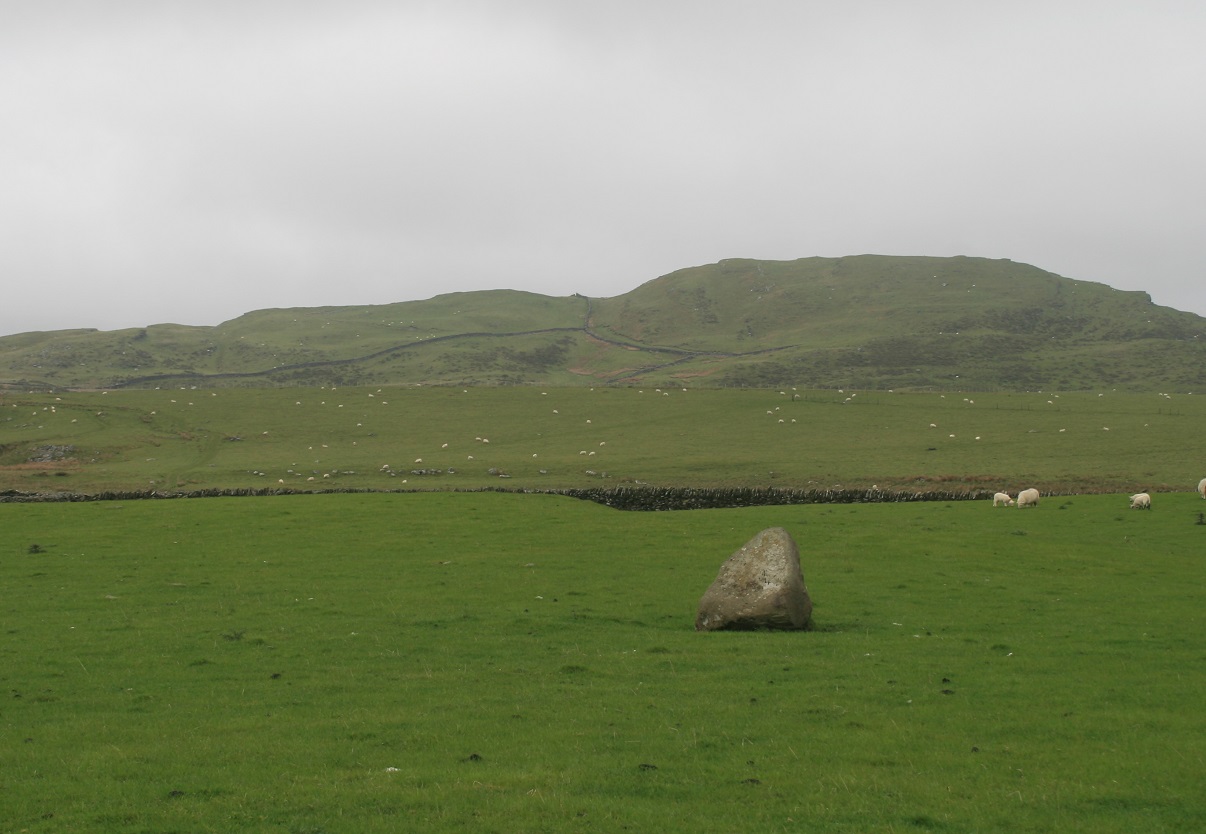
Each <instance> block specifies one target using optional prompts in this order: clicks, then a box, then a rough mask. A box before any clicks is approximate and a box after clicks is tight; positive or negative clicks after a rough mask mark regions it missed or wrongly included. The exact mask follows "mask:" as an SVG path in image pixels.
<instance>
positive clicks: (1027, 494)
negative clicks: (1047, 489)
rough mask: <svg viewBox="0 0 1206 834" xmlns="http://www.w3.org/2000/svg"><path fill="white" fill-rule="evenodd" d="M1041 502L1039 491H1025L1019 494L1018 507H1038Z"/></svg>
mask: <svg viewBox="0 0 1206 834" xmlns="http://www.w3.org/2000/svg"><path fill="white" fill-rule="evenodd" d="M1038 502H1039V491H1038V490H1037V489H1024V490H1022V491H1021V492H1019V493H1018V500H1017V505H1018V507H1037V506H1038Z"/></svg>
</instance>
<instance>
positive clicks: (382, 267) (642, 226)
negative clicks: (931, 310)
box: [0, 0, 1206, 333]
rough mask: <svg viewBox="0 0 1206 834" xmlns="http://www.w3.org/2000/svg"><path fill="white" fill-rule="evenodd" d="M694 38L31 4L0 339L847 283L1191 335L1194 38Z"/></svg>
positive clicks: (1127, 15)
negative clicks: (1148, 308)
mask: <svg viewBox="0 0 1206 834" xmlns="http://www.w3.org/2000/svg"><path fill="white" fill-rule="evenodd" d="M704 8H705V7H702V6H700V5H699V4H688V3H679V2H668V3H657V4H649V3H635V2H627V0H624V2H616V3H611V4H574V3H555V2H551V0H550V2H537V1H536V0H526V1H521V2H510V3H495V2H489V3H488V2H476V3H475V2H451V3H449V2H444V3H401V4H398V3H387V2H368V1H367V0H361V2H352V3H341V4H327V3H313V2H311V3H283V2H254V0H252V2H246V3H221V2H219V3H189V2H178V3H162V4H160V3H156V4H144V3H132V2H115V3H105V4H95V3H78V4H70V3H66V4H60V3H56V4H26V5H23V6H22V7H21V14H19V15H16V16H14V18H13V19H12V21H11V25H8V26H6V28H5V29H4V30H2V31H0V97H2V98H3V100H4V101H6V102H8V103H9V114H8V121H9V125H8V126H7V128H6V130H5V136H4V138H3V139H0V142H3V143H4V144H3V147H4V153H2V154H0V178H2V181H3V182H5V184H6V188H5V189H4V190H3V192H2V193H0V230H2V231H0V236H2V238H0V241H2V243H3V252H4V254H3V256H2V259H0V268H3V270H4V273H5V276H6V285H7V286H11V287H12V288H13V289H11V290H7V291H6V294H8V295H9V302H8V303H6V304H4V305H3V306H0V333H7V332H16V331H19V330H29V329H57V328H65V327H75V326H97V327H103V328H104V327H118V326H134V325H141V324H146V323H152V322H159V321H180V322H184V323H195V324H214V323H217V322H218V321H221V320H223V319H226V318H231V317H233V316H236V315H238V314H240V313H242V312H245V311H246V310H249V309H255V308H259V307H267V306H306V305H319V304H324V305H325V304H359V303H385V302H390V301H396V300H403V299H406V298H419V297H427V296H430V295H432V294H435V293H436V292H442V291H451V290H458V289H480V288H490V287H515V288H520V289H529V290H534V291H537V292H546V293H549V294H558V295H561V294H568V293H570V292H584V293H588V294H593V295H614V294H617V293H620V292H624V291H626V290H628V289H631V288H633V287H635V286H637V285H638V284H640V283H642V282H644V281H646V280H649V279H651V278H653V277H656V276H657V275H659V274H662V273H664V272H668V271H670V270H673V269H676V268H679V267H682V266H688V265H692V264H698V263H705V262H709V261H713V260H717V259H719V258H724V257H765V258H796V257H806V256H811V255H842V254H852V253H860V252H883V253H889V254H930V255H953V254H970V255H983V256H987V257H1008V258H1012V259H1014V260H1019V261H1025V262H1029V263H1033V264H1035V265H1037V266H1040V267H1043V268H1046V269H1050V270H1052V271H1055V272H1059V273H1061V274H1065V275H1068V276H1070V277H1075V278H1084V279H1090V280H1097V281H1103V282H1105V283H1109V284H1111V285H1113V286H1117V287H1119V288H1124V289H1146V290H1148V291H1149V292H1151V293H1152V295H1153V296H1154V298H1155V300H1156V301H1157V302H1158V303H1161V304H1167V305H1170V306H1177V307H1180V308H1182V309H1191V310H1194V311H1195V312H1200V313H1206V291H1203V290H1199V289H1197V284H1198V283H1199V282H1198V281H1197V278H1198V276H1199V275H1200V273H1201V271H1202V267H1203V260H1204V259H1203V256H1202V255H1201V254H1200V253H1199V252H1197V251H1196V234H1195V233H1196V232H1197V230H1198V229H1199V228H1201V226H1202V221H1203V210H1202V206H1201V201H1200V198H1199V195H1200V194H1201V193H1202V192H1203V187H1204V186H1206V182H1204V179H1206V175H1204V173H1203V163H1202V162H1201V159H1200V151H1199V150H1198V149H1199V148H1200V147H1201V146H1202V144H1203V139H1204V138H1206V137H1204V136H1203V134H1204V133H1206V130H1204V127H1206V126H1204V124H1203V122H1204V120H1206V115H1204V114H1203V113H1202V111H1201V108H1199V107H1196V106H1195V105H1194V102H1195V101H1196V99H1195V98H1194V97H1195V95H1196V87H1195V80H1196V79H1198V78H1201V77H1206V73H1204V71H1206V58H1204V57H1203V53H1202V51H1201V50H1200V49H1199V48H1198V44H1199V43H1200V42H1201V39H1202V35H1203V34H1206V10H1203V9H1199V8H1198V7H1197V6H1196V5H1192V4H1188V3H1177V2H1163V3H1161V2H1156V3H1148V4H1144V5H1143V6H1141V7H1140V6H1135V5H1132V4H1117V6H1116V7H1115V6H1111V9H1110V13H1108V14H1106V13H1104V12H1103V10H1102V6H1101V5H1100V4H1096V5H1092V6H1090V5H1089V4H1086V3H1061V4H1040V3H1031V2H1020V3H1014V4H1009V5H1008V6H995V7H984V6H982V5H977V4H968V3H954V2H942V1H941V0H926V1H925V2H918V3H909V4H901V3H882V2H871V1H870V0H867V1H865V2H851V3H842V4H835V3H820V2H794V3H787V2H752V3H751V2H747V3H740V4H738V3H732V2H722V3H718V4H710V5H709V6H707V7H706V9H707V14H704V13H702V12H701V9H704ZM55 10H58V11H55ZM47 286H53V287H55V291H54V293H53V301H52V302H51V303H48V300H47V293H46V290H45V287H47Z"/></svg>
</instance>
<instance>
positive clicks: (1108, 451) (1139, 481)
mask: <svg viewBox="0 0 1206 834" xmlns="http://www.w3.org/2000/svg"><path fill="white" fill-rule="evenodd" d="M1204 421H1206V397H1200V396H1193V395H1188V394H1178V395H1172V394H1155V393H1150V394H1130V393H1117V392H1112V391H1111V392H1098V393H1076V394H1068V393H1064V394H1060V393H995V394H994V393H983V394H979V393H977V394H953V393H945V394H939V393H892V392H888V391H857V392H856V391H849V390H847V391H835V390H829V391H805V390H800V391H796V390H794V389H790V388H787V389H771V390H767V389H722V390H716V389H712V390H708V389H700V390H696V389H687V390H684V389H683V388H681V387H679V388H667V389H656V388H598V389H588V388H548V389H545V388H419V387H397V388H339V389H329V388H288V389H223V390H216V391H201V390H191V389H172V390H151V391H109V392H85V393H80V392H59V393H56V394H22V393H13V392H7V393H3V394H0V490H3V489H14V490H20V491H24V492H69V493H94V492H99V491H104V490H156V491H161V492H188V491H196V490H202V489H213V488H222V489H253V488H254V489H267V488H272V489H282V490H295V491H298V490H300V491H307V490H324V489H325V490H330V489H374V490H450V489H480V488H482V487H489V486H501V487H509V488H515V489H519V488H524V489H564V488H571V487H578V488H581V487H587V486H639V485H642V484H649V485H655V486H682V487H732V486H759V487H760V486H776V487H783V488H795V489H810V488H817V489H830V488H833V487H835V486H838V485H841V486H843V487H847V488H868V487H870V486H872V485H876V486H879V487H880V488H882V489H885V490H906V491H927V490H931V489H934V488H942V489H952V490H958V489H963V490H985V491H987V492H989V493H990V494H991V493H992V492H994V491H996V490H997V489H1007V490H1008V491H1009V492H1010V493H1011V494H1012V493H1016V492H1017V491H1018V490H1019V489H1022V488H1025V487H1029V486H1033V487H1037V488H1039V489H1041V490H1042V491H1043V492H1057V493H1078V492H1139V491H1149V492H1165V491H1170V490H1171V491H1181V490H1186V489H1189V490H1191V489H1193V487H1194V485H1196V484H1197V482H1198V480H1199V479H1200V478H1201V477H1203V475H1206V461H1203V460H1200V459H1198V458H1196V457H1195V456H1194V454H1193V452H1194V449H1195V446H1194V444H1193V440H1192V439H1193V438H1195V437H1196V436H1197V431H1198V427H1200V426H1201V425H1202V424H1203V422H1204Z"/></svg>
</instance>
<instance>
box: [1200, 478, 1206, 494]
mask: <svg viewBox="0 0 1206 834" xmlns="http://www.w3.org/2000/svg"><path fill="white" fill-rule="evenodd" d="M1198 495H1200V496H1202V497H1203V498H1206V478H1203V479H1202V480H1200V481H1198Z"/></svg>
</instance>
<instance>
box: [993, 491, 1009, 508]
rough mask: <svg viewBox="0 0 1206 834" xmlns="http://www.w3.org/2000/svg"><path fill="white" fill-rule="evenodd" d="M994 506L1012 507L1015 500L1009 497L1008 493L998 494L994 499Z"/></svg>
mask: <svg viewBox="0 0 1206 834" xmlns="http://www.w3.org/2000/svg"><path fill="white" fill-rule="evenodd" d="M992 505H993V506H994V507H1012V506H1013V499H1012V498H1010V497H1009V493H1008V492H998V493H997V494H996V495H994V496H993V497H992Z"/></svg>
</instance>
